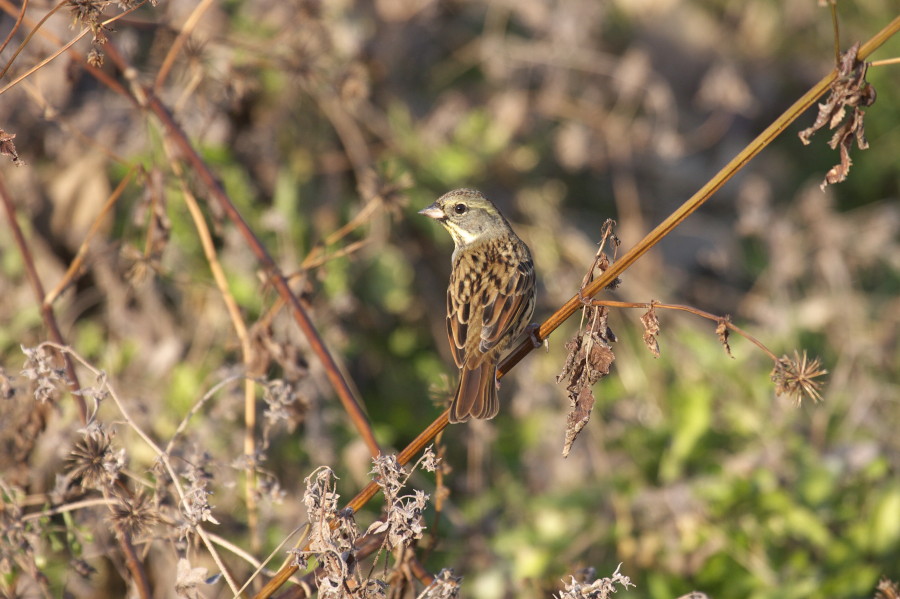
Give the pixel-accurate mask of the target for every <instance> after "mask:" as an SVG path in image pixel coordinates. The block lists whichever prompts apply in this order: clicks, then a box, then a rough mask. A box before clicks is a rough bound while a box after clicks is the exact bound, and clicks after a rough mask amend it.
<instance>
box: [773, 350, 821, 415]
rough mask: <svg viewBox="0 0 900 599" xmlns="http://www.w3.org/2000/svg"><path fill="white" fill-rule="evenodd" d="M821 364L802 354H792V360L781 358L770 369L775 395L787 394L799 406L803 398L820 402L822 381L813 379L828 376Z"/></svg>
mask: <svg viewBox="0 0 900 599" xmlns="http://www.w3.org/2000/svg"><path fill="white" fill-rule="evenodd" d="M821 366H822V363H821V361H820V360H819V358H815V359H813V360H810V359H808V358H807V356H806V352H805V351H804V352H803V356H801V355H800V353H799V352H796V351H795V352H794V358H793V359H791V358H788V357H787V356H782V357H781V358H780V359H779V360H778V361H777V362H776V363H775V368H773V369H772V375H771V376H772V382H774V383H775V393H776V394H777V395H782V394H787V395H789V396H791V397H793V398H794V399H795V400H796V402H797V405H798V406H799V405H800V404H801V403H802V402H803V399H804V398H809V399H812V400H813V401H815V402H819V401H822V395H821V393H820V392H819V391H820V389H821V388H822V381H816V380H814V379H816V378H818V377H820V376H822V375H825V374H828V371H827V370H825V369H824V368H821Z"/></svg>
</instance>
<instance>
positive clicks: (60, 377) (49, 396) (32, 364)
mask: <svg viewBox="0 0 900 599" xmlns="http://www.w3.org/2000/svg"><path fill="white" fill-rule="evenodd" d="M22 353H24V354H25V365H24V366H23V367H22V370H21V373H22V375H23V376H25V377H26V378H28V379H29V380H31V381H33V382H34V385H35V386H34V398H35V399H36V400H37V401H38V402H40V403H47V402H51V403H52V402H53V401H54V400H55V399H56V395H57V393H58V387H59V386H60V385H63V384H65V381H66V371H65V370H64V369H62V368H57V367H56V366H54V364H53V356H52V355H51V353H50V351H49V350H47V349H46V348H45V347H44V346H39V347H36V348H30V347H25V346H22Z"/></svg>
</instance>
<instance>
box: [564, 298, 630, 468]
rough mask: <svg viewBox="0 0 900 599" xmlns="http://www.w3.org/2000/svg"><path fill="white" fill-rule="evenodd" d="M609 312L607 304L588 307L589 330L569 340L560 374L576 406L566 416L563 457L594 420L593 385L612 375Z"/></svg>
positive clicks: (612, 359) (613, 357)
mask: <svg viewBox="0 0 900 599" xmlns="http://www.w3.org/2000/svg"><path fill="white" fill-rule="evenodd" d="M608 313H609V311H608V309H607V308H605V307H603V306H588V307H586V308H585V315H586V318H585V320H586V321H587V323H588V328H587V330H586V331H584V332H583V333H579V334H578V335H576V336H575V337H573V338H572V339H570V340H569V342H568V343H566V349H567V350H568V354H567V356H566V363H565V365H564V366H563V370H562V372H561V373H560V374H559V376H557V377H556V382H557V383H559V382H561V381H563V380H567V381H568V385H567V386H566V391H567V392H568V395H569V400H570V402H571V406H572V409H571V410H570V412H569V415H568V417H567V418H566V436H565V443H564V445H563V456H568V455H569V450H570V449H571V448H572V444H573V443H574V442H575V438H576V437H577V436H578V433H579V432H581V429H583V428H584V426H585V425H586V424H587V423H588V421H589V420H590V417H591V410H592V409H593V407H594V401H595V400H594V392H593V390H592V386H593V385H594V383H596V382H597V381H599V380H600V379H601V378H602V377H604V376H606V375H607V374H609V369H610V367H611V366H612V363H613V361H614V360H615V359H616V357H615V355H614V354H613V351H612V348H611V347H610V339H609V327H608V326H607V324H606V321H607V317H608Z"/></svg>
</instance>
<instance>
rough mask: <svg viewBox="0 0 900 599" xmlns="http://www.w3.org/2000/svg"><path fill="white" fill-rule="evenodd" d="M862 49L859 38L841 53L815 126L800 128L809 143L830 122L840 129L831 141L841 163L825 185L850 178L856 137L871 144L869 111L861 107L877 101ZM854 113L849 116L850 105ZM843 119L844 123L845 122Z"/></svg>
mask: <svg viewBox="0 0 900 599" xmlns="http://www.w3.org/2000/svg"><path fill="white" fill-rule="evenodd" d="M858 51H859V42H857V43H855V44H854V45H853V46H852V47H851V48H850V49H849V50H847V51H846V52H845V53H844V54H842V55H841V62H840V65H838V77H837V78H836V79H835V81H834V83H832V84H831V92H830V93H829V94H828V98H827V99H826V100H825V102H824V103H822V104H819V114H818V115H817V116H816V120H815V122H814V123H813V125H812V127H809V128H807V129H804V130H803V131H801V132H800V134H799V135H800V141H801V142H803V144H804V145H807V144H809V139H810V137H812V135H813V134H814V133H815V132H816V131H818V130H819V129H821V128H823V127H824V126H825V125H826V123H827V124H828V128H829V129H837V131H835V133H834V135H833V136H832V137H831V141H829V142H828V145H830V146H831V147H832V149H839V151H840V159H841V161H840V164H837V165H835V166H833V167H832V168H831V169H830V170H829V171H828V173H826V175H825V180H824V181H823V182H822V188H823V189H824V188H825V186H826V185H829V184H832V183H839V182H841V181H843V180H844V179H846V178H847V174H848V173H849V172H850V166H851V165H852V164H853V161H852V160H851V159H850V145H851V144H852V142H853V139H856V145H857V147H859V149H860V150H865V149H867V148H868V147H869V143H868V141H866V134H865V124H864V118H865V112H863V111H862V109H861V107H865V106H871V105H872V104H874V103H875V96H876V94H875V88H874V87H872V86H871V85H870V84H869V82H868V81H866V71H867V70H868V68H869V65H868V63H866V62H862V61H859V60H857V59H856V55H857V52H858ZM848 108H850V109H852V110H851V111H850V117H849V118H847V119H846V120H845V116H846V115H847V109H848ZM842 123H843V124H842Z"/></svg>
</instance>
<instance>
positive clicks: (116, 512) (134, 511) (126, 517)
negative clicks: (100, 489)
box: [112, 493, 159, 538]
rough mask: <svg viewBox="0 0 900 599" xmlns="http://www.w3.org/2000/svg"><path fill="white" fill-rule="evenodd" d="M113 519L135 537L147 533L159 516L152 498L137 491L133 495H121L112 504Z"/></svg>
mask: <svg viewBox="0 0 900 599" xmlns="http://www.w3.org/2000/svg"><path fill="white" fill-rule="evenodd" d="M112 519H113V521H114V522H117V523H119V524H121V525H122V526H123V528H124V529H125V531H126V532H128V534H129V535H131V537H133V538H134V537H140V536H143V535H145V534H146V533H147V532H148V531H149V530H150V527H151V526H153V525H154V524H155V523H156V522H157V520H158V519H159V516H158V515H157V513H156V509H155V508H154V506H153V502H152V501H151V500H150V498H149V497H148V496H147V495H145V494H144V493H136V494H135V495H132V496H131V497H122V496H120V497H119V501H118V502H117V503H116V504H115V505H113V506H112Z"/></svg>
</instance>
